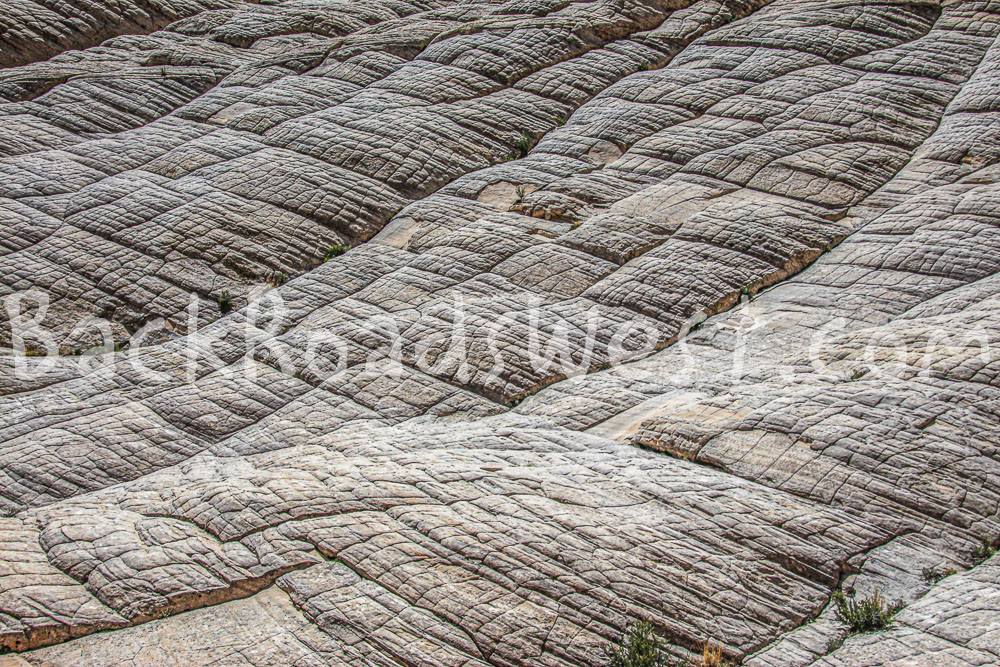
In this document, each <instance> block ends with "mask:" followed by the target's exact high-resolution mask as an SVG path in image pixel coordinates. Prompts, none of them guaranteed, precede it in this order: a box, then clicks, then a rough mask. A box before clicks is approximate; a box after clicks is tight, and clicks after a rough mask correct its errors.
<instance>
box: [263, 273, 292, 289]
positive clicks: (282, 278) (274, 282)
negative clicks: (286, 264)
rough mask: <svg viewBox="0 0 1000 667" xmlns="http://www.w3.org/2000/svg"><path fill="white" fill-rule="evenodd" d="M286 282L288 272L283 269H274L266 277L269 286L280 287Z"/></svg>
mask: <svg viewBox="0 0 1000 667" xmlns="http://www.w3.org/2000/svg"><path fill="white" fill-rule="evenodd" d="M287 282H288V274H287V273H285V272H284V271H275V272H274V273H272V274H271V275H270V276H269V277H268V278H267V284H268V285H270V286H271V287H281V286H282V285H284V284H285V283H287Z"/></svg>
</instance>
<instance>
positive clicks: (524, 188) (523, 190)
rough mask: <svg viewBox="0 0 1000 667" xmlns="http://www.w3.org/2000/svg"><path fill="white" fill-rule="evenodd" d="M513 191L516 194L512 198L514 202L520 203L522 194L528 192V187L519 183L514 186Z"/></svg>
mask: <svg viewBox="0 0 1000 667" xmlns="http://www.w3.org/2000/svg"><path fill="white" fill-rule="evenodd" d="M514 193H515V194H516V195H517V199H515V200H514V203H515V204H520V203H521V202H523V201H524V196H525V195H526V194H528V187H527V186H525V185H519V186H517V187H516V188H514Z"/></svg>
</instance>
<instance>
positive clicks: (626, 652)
mask: <svg viewBox="0 0 1000 667" xmlns="http://www.w3.org/2000/svg"><path fill="white" fill-rule="evenodd" d="M604 655H605V657H606V658H607V659H608V663H607V664H608V667H660V666H661V665H663V664H664V662H665V660H666V656H665V655H664V653H663V642H662V641H661V640H660V638H659V637H658V636H657V635H656V631H655V630H654V629H653V625H652V624H651V623H648V622H647V621H639V622H638V623H636V624H634V625H630V626H629V627H628V629H627V630H626V631H625V634H624V635H623V636H622V639H621V642H620V643H619V644H617V645H610V644H609V645H607V646H605V647H604Z"/></svg>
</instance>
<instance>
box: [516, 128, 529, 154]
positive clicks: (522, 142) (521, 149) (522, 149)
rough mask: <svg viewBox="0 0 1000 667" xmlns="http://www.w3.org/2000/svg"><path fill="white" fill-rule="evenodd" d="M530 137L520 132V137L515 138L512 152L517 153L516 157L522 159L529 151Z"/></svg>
mask: <svg viewBox="0 0 1000 667" xmlns="http://www.w3.org/2000/svg"><path fill="white" fill-rule="evenodd" d="M531 143H532V142H531V135H530V134H528V133H527V132H522V133H521V136H520V137H518V138H517V141H515V142H514V151H515V152H516V153H517V157H524V156H525V155H527V154H528V151H530V150H531Z"/></svg>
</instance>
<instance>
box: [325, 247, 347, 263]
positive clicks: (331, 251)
mask: <svg viewBox="0 0 1000 667" xmlns="http://www.w3.org/2000/svg"><path fill="white" fill-rule="evenodd" d="M348 250H350V248H349V247H348V246H345V245H344V244H343V243H334V244H333V245H332V246H330V247H329V248H327V249H326V255H324V256H323V261H324V262H328V261H330V260H331V259H332V258H334V257H340V256H341V255H343V254H344V253H345V252H347V251H348Z"/></svg>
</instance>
